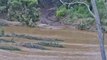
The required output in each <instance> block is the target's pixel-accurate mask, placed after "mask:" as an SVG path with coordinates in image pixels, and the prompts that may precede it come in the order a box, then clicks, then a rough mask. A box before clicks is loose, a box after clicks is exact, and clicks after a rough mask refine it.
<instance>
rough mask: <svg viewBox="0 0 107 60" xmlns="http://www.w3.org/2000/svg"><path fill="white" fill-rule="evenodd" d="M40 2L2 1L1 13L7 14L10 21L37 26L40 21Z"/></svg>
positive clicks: (0, 4) (35, 0)
mask: <svg viewBox="0 0 107 60" xmlns="http://www.w3.org/2000/svg"><path fill="white" fill-rule="evenodd" d="M37 5H38V0H0V12H1V13H4V12H5V13H6V14H7V17H8V20H12V21H19V22H21V23H23V24H26V25H28V26H35V24H36V23H35V22H37V21H38V20H39V19H38V18H39V12H38V8H37Z"/></svg>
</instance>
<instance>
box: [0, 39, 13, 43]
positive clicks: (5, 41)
mask: <svg viewBox="0 0 107 60" xmlns="http://www.w3.org/2000/svg"><path fill="white" fill-rule="evenodd" d="M2 42H4V43H9V42H10V43H15V41H12V40H11V41H9V40H5V39H0V43H2Z"/></svg>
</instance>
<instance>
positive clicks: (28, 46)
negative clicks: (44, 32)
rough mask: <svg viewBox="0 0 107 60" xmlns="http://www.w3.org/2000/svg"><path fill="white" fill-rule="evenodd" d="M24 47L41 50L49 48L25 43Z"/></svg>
mask: <svg viewBox="0 0 107 60" xmlns="http://www.w3.org/2000/svg"><path fill="white" fill-rule="evenodd" d="M22 46H23V47H27V48H35V49H40V50H47V48H45V47H43V46H40V45H38V44H36V43H24V44H23V45H22Z"/></svg>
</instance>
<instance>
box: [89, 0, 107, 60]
mask: <svg viewBox="0 0 107 60" xmlns="http://www.w3.org/2000/svg"><path fill="white" fill-rule="evenodd" d="M91 4H92V7H93V11H94V14H95V19H96V27H97V31H98V39H99V44H100V51H101V56H102V60H106V54H105V48H104V34H103V30H102V26H101V20H100V16H99V13H98V9H97V5H96V0H91Z"/></svg>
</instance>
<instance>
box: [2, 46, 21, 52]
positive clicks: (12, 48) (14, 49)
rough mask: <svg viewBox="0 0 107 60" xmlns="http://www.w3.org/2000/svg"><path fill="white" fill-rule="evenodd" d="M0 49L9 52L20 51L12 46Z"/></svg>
mask: <svg viewBox="0 0 107 60" xmlns="http://www.w3.org/2000/svg"><path fill="white" fill-rule="evenodd" d="M0 49H2V50H9V51H21V49H19V48H17V47H13V46H0Z"/></svg>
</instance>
